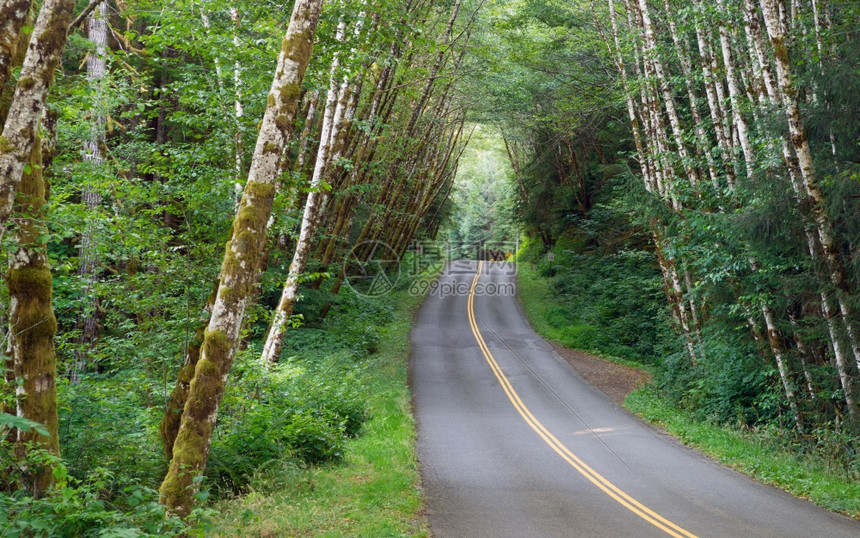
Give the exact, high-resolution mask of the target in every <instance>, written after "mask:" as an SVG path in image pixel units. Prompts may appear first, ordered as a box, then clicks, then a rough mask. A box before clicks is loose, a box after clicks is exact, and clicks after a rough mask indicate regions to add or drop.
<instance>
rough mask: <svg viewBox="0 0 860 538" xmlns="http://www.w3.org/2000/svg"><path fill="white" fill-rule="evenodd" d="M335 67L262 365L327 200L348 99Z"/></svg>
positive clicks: (284, 318)
mask: <svg viewBox="0 0 860 538" xmlns="http://www.w3.org/2000/svg"><path fill="white" fill-rule="evenodd" d="M345 28H346V24H345V23H344V22H341V23H340V24H339V25H338V28H337V37H336V39H337V41H338V42H342V41H343V39H344V33H345ZM339 64H340V62H339V56H338V55H337V53H335V56H334V58H333V59H332V62H331V72H330V75H329V89H328V94H327V96H326V104H325V109H324V110H323V122H322V129H321V131H320V143H319V147H318V149H317V156H316V162H315V163H314V172H313V176H312V177H311V183H310V192H309V193H308V197H307V199H306V200H305V210H304V213H303V215H302V226H301V229H300V231H299V237H298V239H297V241H296V249H295V251H294V252H293V260H292V262H291V263H290V273H289V275H288V276H287V280H286V282H285V283H284V287H283V289H282V290H281V298H280V300H279V301H278V306H277V308H275V312H274V315H273V317H272V323H271V325H270V327H269V334H268V335H267V336H266V343H265V345H264V346H263V353H262V356H261V359H262V361H263V362H264V363H265V364H275V363H277V362H278V359H279V357H280V356H281V349H282V348H283V345H284V335H285V334H286V331H287V325H288V323H289V321H290V317H291V316H292V315H293V308H294V307H295V305H296V301H297V300H298V290H299V278H300V276H301V274H302V273H304V272H305V268H306V267H307V262H308V257H309V254H310V251H311V240H312V239H313V236H314V234H315V233H316V230H317V224H318V222H319V219H317V216H318V213H319V212H320V211H321V208H322V207H321V206H322V205H323V203H325V199H326V197H327V193H326V192H325V191H324V187H323V186H322V181H323V178H324V177H325V176H326V174H327V172H328V171H329V169H330V167H331V166H330V164H331V162H332V161H334V160H336V159H337V158H338V156H339V155H338V150H337V148H335V142H336V140H337V139H338V133H339V130H342V129H343V128H344V122H343V119H344V114H345V112H346V110H345V105H346V103H345V101H346V100H347V99H348V97H349V96H348V95H347V94H348V91H347V89H348V85H347V82H344V83H343V84H340V83H339V80H338V77H339V69H340V67H339Z"/></svg>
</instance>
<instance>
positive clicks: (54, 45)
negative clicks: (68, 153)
mask: <svg viewBox="0 0 860 538" xmlns="http://www.w3.org/2000/svg"><path fill="white" fill-rule="evenodd" d="M7 1H8V0H7ZM3 7H6V4H3ZM73 9H74V0H45V3H43V4H42V9H41V10H40V11H39V17H38V18H37V19H36V23H35V25H34V27H33V33H32V36H31V38H30V44H29V46H28V48H27V54H26V56H25V57H24V63H23V65H22V66H21V73H20V74H19V76H18V85H17V87H16V89H15V95H14V97H13V98H12V103H11V105H10V106H9V113H8V115H7V116H6V121H5V123H4V124H3V134H2V135H0V239H2V238H3V232H4V231H5V229H6V223H7V221H8V220H9V214H10V213H11V212H12V204H13V202H14V200H15V192H16V190H17V189H18V184H19V183H20V182H21V176H22V175H23V173H24V168H25V167H26V165H27V162H28V158H29V156H30V153H31V152H32V151H33V146H34V145H35V142H36V137H37V134H38V133H37V130H38V127H39V121H40V120H41V119H42V113H43V112H44V109H45V98H46V97H47V95H48V91H49V90H50V88H51V86H52V85H53V83H54V72H55V70H56V68H57V65H58V64H59V62H60V57H61V55H62V53H63V48H64V47H65V45H66V37H67V35H68V27H69V22H70V21H71V19H72V10H73ZM4 14H5V13H4ZM5 25H6V22H5V21H4V22H3V23H0V26H5Z"/></svg>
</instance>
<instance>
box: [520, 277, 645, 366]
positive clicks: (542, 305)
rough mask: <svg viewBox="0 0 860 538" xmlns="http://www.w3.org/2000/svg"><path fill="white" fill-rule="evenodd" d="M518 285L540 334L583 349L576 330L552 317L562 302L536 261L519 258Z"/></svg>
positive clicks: (618, 360) (594, 351)
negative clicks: (553, 321) (537, 266)
mask: <svg viewBox="0 0 860 538" xmlns="http://www.w3.org/2000/svg"><path fill="white" fill-rule="evenodd" d="M517 288H518V290H519V296H518V297H517V300H518V301H519V302H520V305H521V306H522V308H523V311H524V312H525V313H526V317H527V318H528V320H529V323H531V325H532V327H534V329H535V331H537V333H538V334H540V335H541V336H543V337H544V338H546V339H547V340H551V341H553V342H555V343H556V344H558V345H560V346H564V347H568V348H572V349H582V347H580V346H578V345H577V340H576V335H575V333H571V331H570V330H568V329H569V328H568V327H563V326H555V325H553V323H552V321H551V320H550V314H551V313H552V312H553V311H554V309H555V308H556V307H557V306H558V302H557V300H556V293H555V292H554V291H553V289H552V281H551V279H549V278H547V277H544V276H541V275H540V272H539V271H538V269H537V268H536V267H535V266H534V264H532V263H529V262H523V261H519V262H517ZM582 351H588V352H589V353H592V354H595V355H598V356H600V357H601V358H604V359H606V360H609V361H612V362H615V363H618V364H623V365H625V366H632V367H634V368H640V369H643V370H647V371H650V370H651V368H650V366H647V365H643V364H642V363H639V362H634V361H629V360H625V359H622V358H620V357H615V356H612V355H609V354H606V353H603V352H601V351H600V350H599V349H594V348H587V349H582Z"/></svg>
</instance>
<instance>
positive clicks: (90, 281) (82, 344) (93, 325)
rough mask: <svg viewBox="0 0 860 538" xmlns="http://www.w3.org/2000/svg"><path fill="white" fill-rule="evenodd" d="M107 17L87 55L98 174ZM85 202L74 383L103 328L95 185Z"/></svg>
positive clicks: (98, 23)
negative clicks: (81, 304)
mask: <svg viewBox="0 0 860 538" xmlns="http://www.w3.org/2000/svg"><path fill="white" fill-rule="evenodd" d="M107 16H108V10H107V4H106V3H104V2H102V3H101V4H99V6H98V7H97V8H96V9H95V10H93V12H92V13H91V14H90V16H89V18H88V19H87V34H88V36H89V39H90V42H91V43H92V44H93V45H95V50H93V51H90V53H89V55H88V56H87V81H88V82H89V84H90V88H91V89H92V92H93V95H94V99H93V105H92V107H91V108H90V110H91V118H92V122H93V123H92V124H91V125H90V132H89V136H88V137H87V139H86V140H85V141H84V162H86V163H89V164H90V165H92V172H94V173H95V174H96V175H98V174H101V167H102V164H103V163H104V156H103V154H102V144H103V142H104V129H105V117H106V112H105V110H104V108H105V105H104V102H103V97H102V96H103V95H104V88H103V87H102V80H103V79H104V77H105V75H106V74H107V61H106V59H105V58H106V54H107V44H108V29H107ZM81 199H82V201H83V202H84V205H85V206H86V208H87V213H88V215H87V224H86V227H85V229H84V231H83V233H82V234H81V253H80V257H79V260H80V263H79V264H78V276H80V277H81V280H82V282H83V286H82V289H81V293H82V295H84V297H85V301H86V302H85V304H86V306H85V307H84V311H83V312H82V313H81V314H80V317H79V318H78V327H79V328H80V330H81V337H80V340H79V341H78V344H79V346H78V348H77V349H76V350H75V361H74V363H73V365H72V370H71V373H70V375H69V379H70V380H71V381H72V383H78V382H80V378H81V372H82V371H83V370H84V368H85V367H86V363H87V359H88V357H89V354H90V350H91V349H92V347H93V344H94V343H95V341H96V337H97V336H98V325H99V319H98V307H99V301H98V297H97V296H96V291H95V285H96V274H97V270H98V269H97V268H98V265H99V258H98V250H97V248H96V243H95V230H94V226H93V225H94V223H95V213H96V212H97V211H98V208H99V206H100V205H101V203H102V197H101V193H100V192H99V187H98V185H95V186H94V185H93V182H86V183H84V185H83V188H82V191H81Z"/></svg>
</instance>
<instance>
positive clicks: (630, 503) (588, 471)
mask: <svg viewBox="0 0 860 538" xmlns="http://www.w3.org/2000/svg"><path fill="white" fill-rule="evenodd" d="M483 267H484V262H478V272H477V273H475V278H474V280H472V287H471V288H470V289H469V299H468V302H467V304H468V314H469V325H471V327H472V334H474V335H475V340H477V342H478V347H480V348H481V352H482V353H483V354H484V358H485V359H487V363H488V364H489V365H490V368H491V369H492V370H493V373H494V374H495V375H496V379H498V380H499V383H500V384H501V385H502V389H504V391H505V394H507V396H508V399H509V400H510V401H511V403H512V404H513V405H514V408H515V409H516V410H517V412H518V413H519V414H520V416H521V417H523V420H525V421H526V423H527V424H528V425H529V426H530V427H531V429H533V430H534V431H535V432H537V434H538V435H539V436H540V437H541V439H543V440H544V441H545V442H546V444H548V445H549V446H550V448H552V449H553V450H555V452H556V453H557V454H558V455H559V456H561V457H562V459H564V460H565V461H566V462H567V463H569V464H570V466H571V467H573V468H574V469H576V470H577V471H578V472H579V473H580V474H581V475H582V476H584V477H585V478H587V479H588V480H589V482H591V483H592V484H594V485H595V486H597V487H598V488H600V489H601V490H602V491H603V492H604V493H606V494H607V495H609V496H610V497H612V498H613V499H615V500H616V501H618V503H619V504H621V506H623V507H625V508H627V509H628V510H630V511H631V512H633V513H634V514H636V515H637V516H639V517H641V518H642V519H644V520H645V521H647V522H648V523H650V524H652V525H654V526H655V527H657V528H659V529H661V530H663V531H664V532H666V534H669V535H670V536H676V537H678V538H682V537H686V538H696V535H695V534H693V533H691V532H689V531H686V530H684V529H682V528H681V527H679V526H678V525H675V524H674V523H672V522H671V521H669V520H668V519H666V518H664V517H663V516H661V515H660V514H658V513H656V512H654V511H653V510H651V509H649V508H648V507H647V506H645V505H643V504H642V503H640V502H639V501H637V500H636V499H634V498H633V497H631V496H630V495H627V494H626V493H624V492H623V491H621V490H620V489H618V487H617V486H615V485H614V484H613V483H612V482H610V481H609V480H607V479H606V478H604V477H602V476H601V475H600V474H598V473H597V471H595V470H594V469H592V468H591V467H589V466H588V465H586V464H585V463H584V462H583V461H582V460H580V459H579V458H577V457H576V455H575V454H574V453H573V452H571V451H570V450H568V448H567V447H566V446H564V445H563V444H562V443H561V441H559V440H558V439H556V438H555V436H554V435H553V434H551V433H550V432H549V430H547V429H546V427H544V425H543V424H541V423H540V422H539V421H538V419H536V418H535V417H534V415H532V413H531V411H529V409H528V407H526V406H525V404H524V403H523V401H522V400H520V397H519V395H518V394H517V392H516V391H515V390H514V388H513V387H512V386H511V383H510V381H508V378H507V377H506V376H505V374H504V372H502V369H501V368H500V367H499V363H497V362H496V359H495V358H493V354H492V353H490V349H489V348H488V347H487V343H486V342H484V338H483V337H482V336H481V331H480V330H479V329H478V321H477V319H476V318H475V287H476V286H477V285H478V278H480V276H481V270H482V269H483Z"/></svg>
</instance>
